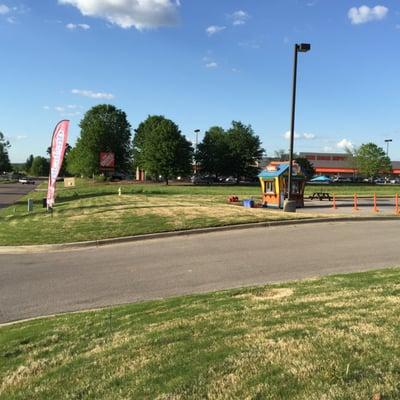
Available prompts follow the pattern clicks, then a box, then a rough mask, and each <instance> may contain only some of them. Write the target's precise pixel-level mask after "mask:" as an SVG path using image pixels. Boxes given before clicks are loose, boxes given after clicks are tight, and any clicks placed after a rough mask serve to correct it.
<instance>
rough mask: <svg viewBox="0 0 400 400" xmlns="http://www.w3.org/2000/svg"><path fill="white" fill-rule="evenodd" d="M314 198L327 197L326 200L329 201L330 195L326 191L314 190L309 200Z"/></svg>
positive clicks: (320, 199) (322, 198)
mask: <svg viewBox="0 0 400 400" xmlns="http://www.w3.org/2000/svg"><path fill="white" fill-rule="evenodd" d="M314 199H319V201H322V200H324V199H327V200H329V201H331V200H332V196H331V195H330V194H329V193H327V192H314V193H313V194H312V196H310V200H314Z"/></svg>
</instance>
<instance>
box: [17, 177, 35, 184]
mask: <svg viewBox="0 0 400 400" xmlns="http://www.w3.org/2000/svg"><path fill="white" fill-rule="evenodd" d="M18 182H19V183H22V184H23V185H34V184H35V181H34V180H33V179H32V178H28V177H24V178H20V179H18Z"/></svg>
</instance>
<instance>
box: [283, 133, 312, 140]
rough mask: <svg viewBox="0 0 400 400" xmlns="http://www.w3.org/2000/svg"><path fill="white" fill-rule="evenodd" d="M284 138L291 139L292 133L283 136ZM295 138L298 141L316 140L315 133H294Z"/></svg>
mask: <svg viewBox="0 0 400 400" xmlns="http://www.w3.org/2000/svg"><path fill="white" fill-rule="evenodd" d="M283 137H284V138H285V139H286V140H289V139H290V131H287V132H285V133H284V134H283ZM294 138H295V139H297V140H314V139H315V138H316V136H315V135H314V134H313V133H297V132H295V133H294Z"/></svg>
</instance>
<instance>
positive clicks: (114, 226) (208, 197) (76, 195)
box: [0, 180, 400, 246]
mask: <svg viewBox="0 0 400 400" xmlns="http://www.w3.org/2000/svg"><path fill="white" fill-rule="evenodd" d="M119 186H121V187H122V196H118V188H119ZM45 189H46V184H42V186H41V187H40V190H42V191H41V192H33V193H31V194H29V195H28V196H25V197H24V198H23V199H22V200H21V201H20V202H19V203H18V204H16V205H14V206H11V207H8V208H7V209H3V210H1V211H0V245H3V246H4V245H28V244H51V243H65V242H78V241H85V240H99V239H105V238H113V237H122V236H131V235H138V234H145V233H154V232H165V231H174V230H185V229H193V228H202V227H212V226H223V225H232V224H241V223H247V222H263V221H276V220H283V219H301V218H315V217H322V216H321V215H315V214H311V213H310V214H284V213H282V212H280V211H273V210H271V209H268V210H267V209H260V208H258V209H247V208H243V207H238V206H232V205H229V204H227V197H228V196H229V195H237V196H239V197H240V199H245V198H253V199H254V200H256V201H260V199H261V193H260V188H259V187H258V186H257V185H254V186H192V185H170V186H165V185H162V184H125V185H120V184H109V183H95V182H92V181H88V180H78V184H77V187H76V188H69V189H65V188H64V187H63V185H62V183H61V184H59V187H58V189H57V196H58V197H57V202H56V206H55V209H54V213H53V214H52V215H50V214H48V213H47V212H46V210H45V209H43V208H42V198H43V197H45V195H46V193H45ZM315 191H328V192H330V193H335V194H336V195H338V196H340V195H348V196H351V195H353V194H354V192H357V193H358V194H359V195H361V196H363V195H364V196H365V195H369V196H372V195H373V193H374V192H377V194H378V195H391V196H394V194H395V193H396V192H398V191H399V192H400V187H398V186H390V185H388V186H374V185H358V186H342V185H329V186H328V185H320V186H316V185H313V186H308V187H307V190H306V196H308V195H309V194H311V193H313V192H315ZM28 197H31V198H33V200H34V211H33V212H32V213H29V214H28V212H27V205H26V200H27V198H28ZM325 217H326V215H325Z"/></svg>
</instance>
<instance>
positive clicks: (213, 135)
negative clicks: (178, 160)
mask: <svg viewBox="0 0 400 400" xmlns="http://www.w3.org/2000/svg"><path fill="white" fill-rule="evenodd" d="M229 154H230V153H229V143H228V134H227V133H226V132H225V131H224V129H223V128H221V127H219V126H213V127H212V128H210V129H209V130H208V131H207V132H206V133H205V135H204V139H203V141H202V142H201V143H200V144H199V145H198V147H197V154H196V155H195V157H196V161H197V162H198V163H199V164H200V168H201V172H202V173H206V174H211V175H215V177H216V178H218V177H219V176H221V175H225V174H227V173H229V166H230V157H229Z"/></svg>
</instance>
